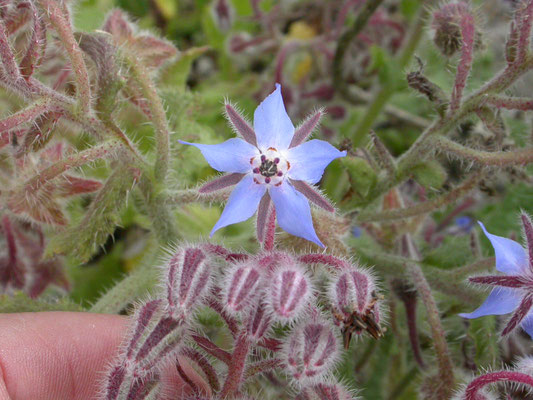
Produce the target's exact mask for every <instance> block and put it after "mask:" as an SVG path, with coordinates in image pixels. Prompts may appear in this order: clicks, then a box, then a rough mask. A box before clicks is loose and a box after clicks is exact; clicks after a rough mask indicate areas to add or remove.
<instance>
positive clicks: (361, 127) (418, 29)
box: [350, 2, 429, 147]
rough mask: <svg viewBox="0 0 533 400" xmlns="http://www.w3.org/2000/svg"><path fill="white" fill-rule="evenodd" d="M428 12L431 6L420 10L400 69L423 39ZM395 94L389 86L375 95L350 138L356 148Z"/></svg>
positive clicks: (399, 57) (401, 58) (398, 63)
mask: <svg viewBox="0 0 533 400" xmlns="http://www.w3.org/2000/svg"><path fill="white" fill-rule="evenodd" d="M376 3H377V2H376ZM428 10H429V5H428V6H426V5H424V6H422V7H421V8H420V11H419V14H418V16H417V19H416V21H415V23H414V25H413V26H412V28H411V31H410V32H409V36H408V38H407V41H406V43H405V45H404V46H403V48H402V51H401V52H400V54H399V55H398V56H397V67H398V68H401V69H403V68H405V67H406V66H407V64H408V62H409V61H410V59H411V57H412V55H413V53H414V51H415V50H416V48H417V46H418V43H419V42H420V40H421V38H422V37H423V30H424V26H425V24H426V20H427V14H428ZM394 92H395V91H394V89H393V88H391V87H388V86H382V87H381V88H380V89H379V90H378V92H377V93H376V94H375V96H374V99H373V100H372V102H371V103H370V105H369V106H368V107H367V109H366V111H365V114H364V115H363V117H362V119H361V120H360V121H359V123H358V124H357V126H356V128H355V131H354V132H353V134H352V135H351V137H350V138H351V140H352V143H353V146H354V147H357V146H359V145H360V144H361V143H362V141H363V139H364V138H365V137H366V135H367V134H368V132H369V131H370V129H371V128H372V125H373V124H374V121H375V120H376V119H377V118H378V117H379V116H380V115H381V112H382V111H383V108H384V107H385V106H386V104H387V102H388V101H389V100H390V98H391V96H392V95H393V94H394Z"/></svg>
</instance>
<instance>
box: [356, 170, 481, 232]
mask: <svg viewBox="0 0 533 400" xmlns="http://www.w3.org/2000/svg"><path fill="white" fill-rule="evenodd" d="M481 177H482V175H481V174H479V173H478V174H473V175H472V176H470V177H469V178H468V179H467V180H466V181H465V182H463V183H461V185H459V186H458V187H456V188H455V189H453V190H450V191H449V192H448V193H446V194H444V195H442V196H439V197H436V198H434V199H431V200H428V201H424V202H422V203H418V204H415V205H414V206H411V207H406V208H395V209H391V210H385V211H380V212H362V213H361V214H359V215H358V216H357V218H356V219H357V222H383V221H393V220H397V219H403V218H408V217H414V216H417V215H422V214H427V213H430V212H433V211H435V210H437V209H439V208H441V207H443V206H445V205H449V204H451V203H454V202H456V201H457V200H459V199H461V198H462V197H463V196H464V195H465V194H466V193H468V192H470V191H471V190H472V189H474V188H475V187H476V185H477V183H478V182H479V180H480V179H481Z"/></svg>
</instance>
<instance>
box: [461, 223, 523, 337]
mask: <svg viewBox="0 0 533 400" xmlns="http://www.w3.org/2000/svg"><path fill="white" fill-rule="evenodd" d="M521 217H522V223H523V225H524V233H525V237H526V242H527V249H524V248H523V247H522V246H521V245H520V244H519V243H517V242H515V241H514V240H511V239H507V238H503V237H500V236H496V235H492V234H490V233H489V232H487V230H486V229H485V227H484V226H483V224H482V223H481V222H480V223H479V224H480V225H481V228H483V231H484V232H485V235H486V236H487V238H488V239H489V240H490V242H491V243H492V247H494V252H495V253H496V269H497V270H498V271H500V272H503V273H504V274H505V275H492V276H477V277H473V278H470V282H473V283H477V284H485V285H491V286H496V287H495V288H494V289H492V292H491V293H490V295H489V297H487V299H486V300H485V302H484V303H483V304H482V305H481V306H480V307H479V308H478V309H477V310H475V311H473V312H471V313H469V314H459V315H460V316H462V317H464V318H478V317H482V316H485V315H503V314H508V313H510V312H513V311H514V313H513V315H512V316H511V318H510V319H509V322H508V323H507V325H506V326H505V328H504V329H503V331H502V335H507V334H509V333H510V332H512V331H513V330H514V329H515V328H516V327H518V326H519V325H520V326H521V327H522V329H524V330H525V331H526V332H527V333H528V334H529V336H531V337H532V338H533V308H532V306H533V225H532V224H531V220H530V219H529V217H528V216H527V215H525V214H522V216H521Z"/></svg>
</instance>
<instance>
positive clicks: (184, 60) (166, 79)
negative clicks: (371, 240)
mask: <svg viewBox="0 0 533 400" xmlns="http://www.w3.org/2000/svg"><path fill="white" fill-rule="evenodd" d="M207 50H209V47H208V46H203V47H193V48H191V49H189V50H187V51H184V52H182V53H181V54H180V55H179V57H178V59H177V60H176V61H175V62H173V63H172V64H171V65H169V66H168V67H167V68H165V70H164V71H163V73H162V75H161V78H160V79H159V83H161V84H163V85H168V86H174V87H183V88H184V87H185V84H186V83H187V78H188V77H189V73H190V72H191V66H192V63H193V61H194V60H196V59H197V58H198V57H200V56H201V55H202V54H204V53H205V52H206V51H207Z"/></svg>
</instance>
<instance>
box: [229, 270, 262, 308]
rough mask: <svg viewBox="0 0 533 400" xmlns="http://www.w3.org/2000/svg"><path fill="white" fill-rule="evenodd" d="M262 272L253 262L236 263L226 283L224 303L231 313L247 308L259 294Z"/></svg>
mask: <svg viewBox="0 0 533 400" xmlns="http://www.w3.org/2000/svg"><path fill="white" fill-rule="evenodd" d="M260 281H261V273H260V272H259V270H258V269H257V268H255V267H254V266H253V265H252V264H251V263H241V264H236V265H235V266H234V267H233V268H232V269H231V270H230V271H229V273H228V276H227V282H226V284H225V285H224V305H225V307H226V309H227V310H228V311H229V312H231V313H237V312H240V311H242V310H243V309H245V308H246V307H247V306H248V305H249V304H250V303H251V302H252V301H253V299H254V297H255V296H256V294H257V289H258V287H259V284H260Z"/></svg>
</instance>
